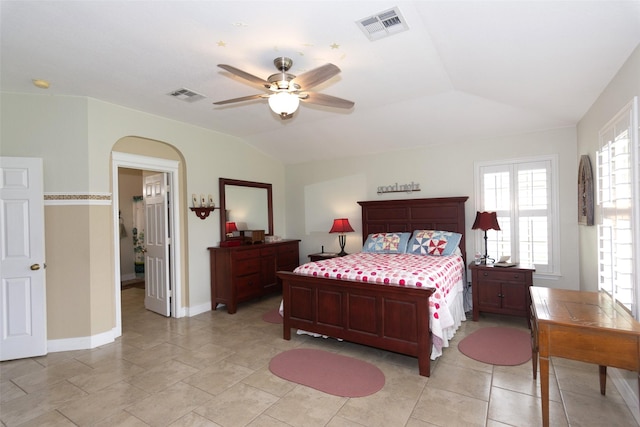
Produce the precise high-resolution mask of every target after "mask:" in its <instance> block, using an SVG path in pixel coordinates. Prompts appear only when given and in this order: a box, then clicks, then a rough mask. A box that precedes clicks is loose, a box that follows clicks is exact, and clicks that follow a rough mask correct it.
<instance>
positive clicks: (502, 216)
mask: <svg viewBox="0 0 640 427" xmlns="http://www.w3.org/2000/svg"><path fill="white" fill-rule="evenodd" d="M556 165H557V158H556V157H555V156H541V157H536V158H531V159H517V160H507V161H502V162H491V163H477V164H476V183H477V186H476V194H477V197H476V200H478V211H493V212H496V214H497V216H498V224H499V225H500V231H494V230H488V231H487V252H488V254H489V257H491V258H499V257H500V256H503V255H508V256H510V257H511V259H512V260H513V261H515V262H520V263H521V264H530V265H534V266H535V267H536V273H538V274H540V273H543V274H544V273H546V274H559V263H558V260H557V257H558V250H557V248H556V246H557V245H558V243H559V237H558V236H559V232H558V225H557V224H558V218H557V208H556V206H557V199H556V197H557V183H556V179H557V178H556V177H557V175H558V174H557V169H556V167H557V166H556ZM483 238H484V234H483V235H482V236H479V237H478V240H477V243H476V247H478V248H482V250H484V243H483V242H482V240H483Z"/></svg>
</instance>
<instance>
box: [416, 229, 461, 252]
mask: <svg viewBox="0 0 640 427" xmlns="http://www.w3.org/2000/svg"><path fill="white" fill-rule="evenodd" d="M460 239H462V234H460V233H454V232H452V231H439V230H415V231H414V232H413V235H412V236H411V240H410V241H409V247H408V248H407V253H409V254H415V255H436V256H441V255H453V253H455V251H456V248H457V247H458V245H459V244H460Z"/></svg>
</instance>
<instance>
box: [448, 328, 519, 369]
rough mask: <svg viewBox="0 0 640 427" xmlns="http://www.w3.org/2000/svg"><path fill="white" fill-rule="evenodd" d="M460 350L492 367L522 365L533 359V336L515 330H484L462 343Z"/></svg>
mask: <svg viewBox="0 0 640 427" xmlns="http://www.w3.org/2000/svg"><path fill="white" fill-rule="evenodd" d="M458 349H459V350H460V352H462V353H463V354H464V355H466V356H468V357H470V358H472V359H474V360H477V361H480V362H484V363H489V364H491V365H503V366H515V365H522V364H523V363H525V362H526V361H528V360H529V359H531V335H530V334H529V332H528V331H524V330H521V329H515V328H505V327H501V326H496V327H490V328H482V329H478V330H477V331H475V332H473V333H472V334H471V335H469V336H468V337H466V338H464V339H463V340H462V341H460V343H459V344H458Z"/></svg>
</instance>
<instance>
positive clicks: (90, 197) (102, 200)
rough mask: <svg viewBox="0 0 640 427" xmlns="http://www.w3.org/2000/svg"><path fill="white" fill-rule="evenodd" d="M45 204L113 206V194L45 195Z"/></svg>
mask: <svg viewBox="0 0 640 427" xmlns="http://www.w3.org/2000/svg"><path fill="white" fill-rule="evenodd" d="M44 204H45V206H56V205H104V206H111V193H45V194H44Z"/></svg>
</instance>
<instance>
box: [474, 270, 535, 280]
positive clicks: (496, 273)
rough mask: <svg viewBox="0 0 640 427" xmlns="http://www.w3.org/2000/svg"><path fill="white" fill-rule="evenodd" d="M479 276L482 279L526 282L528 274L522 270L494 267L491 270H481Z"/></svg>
mask: <svg viewBox="0 0 640 427" xmlns="http://www.w3.org/2000/svg"><path fill="white" fill-rule="evenodd" d="M478 276H479V277H478V278H479V279H480V280H494V281H497V282H517V283H525V282H526V280H527V277H526V274H525V273H523V272H522V271H507V270H505V271H502V270H495V269H493V270H491V271H481V272H479V274H478Z"/></svg>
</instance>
